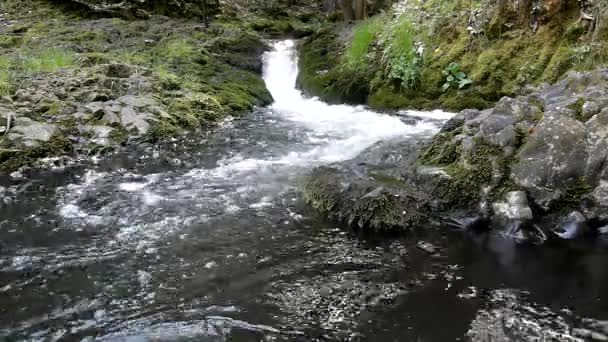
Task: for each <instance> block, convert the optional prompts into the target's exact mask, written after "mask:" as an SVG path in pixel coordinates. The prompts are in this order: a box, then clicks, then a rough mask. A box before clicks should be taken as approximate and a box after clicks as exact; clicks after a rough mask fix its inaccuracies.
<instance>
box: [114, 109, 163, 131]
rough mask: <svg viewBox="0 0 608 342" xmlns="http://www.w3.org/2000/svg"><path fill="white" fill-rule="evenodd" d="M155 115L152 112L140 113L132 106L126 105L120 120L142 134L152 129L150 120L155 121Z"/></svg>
mask: <svg viewBox="0 0 608 342" xmlns="http://www.w3.org/2000/svg"><path fill="white" fill-rule="evenodd" d="M154 120H155V118H154V115H152V114H150V113H140V112H137V111H135V110H134V109H133V108H132V107H124V108H123V109H122V110H121V111H120V121H121V123H122V124H123V125H124V126H125V127H126V128H127V129H130V128H135V129H137V131H138V132H139V133H140V134H145V133H147V132H148V130H149V129H150V123H149V121H154Z"/></svg>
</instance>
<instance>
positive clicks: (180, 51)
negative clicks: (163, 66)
mask: <svg viewBox="0 0 608 342" xmlns="http://www.w3.org/2000/svg"><path fill="white" fill-rule="evenodd" d="M158 52H159V54H160V55H162V56H165V57H168V58H175V59H180V58H184V59H189V58H191V57H192V56H193V55H194V47H193V44H192V42H190V41H189V40H187V39H170V40H166V41H164V42H163V44H161V45H160V46H159V51H158Z"/></svg>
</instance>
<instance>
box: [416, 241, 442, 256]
mask: <svg viewBox="0 0 608 342" xmlns="http://www.w3.org/2000/svg"><path fill="white" fill-rule="evenodd" d="M416 247H418V248H419V249H421V250H423V251H425V252H427V253H429V254H435V253H437V250H438V248H437V247H435V246H434V245H433V244H432V243H430V242H425V241H418V243H417V244H416Z"/></svg>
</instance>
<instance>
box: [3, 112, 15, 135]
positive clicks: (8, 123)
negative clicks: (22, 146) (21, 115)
mask: <svg viewBox="0 0 608 342" xmlns="http://www.w3.org/2000/svg"><path fill="white" fill-rule="evenodd" d="M15 118H16V115H15V112H13V111H11V110H9V109H8V108H5V107H0V134H2V133H6V131H8V130H9V129H10V128H12V127H13V126H15Z"/></svg>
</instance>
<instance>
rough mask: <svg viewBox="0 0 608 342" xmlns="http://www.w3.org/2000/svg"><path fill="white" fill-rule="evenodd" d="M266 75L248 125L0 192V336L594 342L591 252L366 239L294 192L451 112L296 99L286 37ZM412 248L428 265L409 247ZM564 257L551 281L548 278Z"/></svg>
mask: <svg viewBox="0 0 608 342" xmlns="http://www.w3.org/2000/svg"><path fill="white" fill-rule="evenodd" d="M264 65H265V67H264V79H265V81H266V84H267V87H268V89H269V90H270V91H271V93H272V95H273V97H274V99H275V102H274V103H273V105H272V106H270V107H268V108H262V109H259V110H256V111H254V112H253V113H251V114H250V115H248V116H247V117H246V118H243V119H239V120H227V121H225V122H224V123H223V124H222V125H221V127H219V128H217V129H215V130H214V131H212V132H208V133H205V134H203V135H197V136H190V137H187V138H184V139H180V140H176V141H174V142H169V143H167V144H165V145H162V146H157V147H155V146H146V145H142V146H139V147H137V150H136V151H131V152H128V153H127V152H124V153H118V154H116V155H114V156H110V157H108V158H104V159H101V160H94V161H93V162H91V163H85V164H86V165H85V166H81V167H74V168H71V169H59V170H54V171H50V172H42V173H40V174H37V175H32V177H31V178H28V179H18V178H17V179H14V178H13V179H2V180H0V182H1V183H0V185H3V186H5V187H7V188H8V190H7V191H6V193H5V195H4V196H5V197H4V202H3V203H4V204H3V206H2V207H0V209H1V212H0V340H2V341H3V340H4V339H6V340H9V341H13V340H23V341H96V340H100V341H129V342H133V341H137V342H139V341H450V340H466V339H469V340H474V341H487V340H497V341H508V340H514V341H516V340H519V339H518V338H517V336H522V335H517V333H520V334H521V332H522V331H523V332H524V333H525V335H526V336H531V337H532V339H531V340H539V341H540V340H552V339H551V338H553V339H554V340H559V341H570V340H572V341H578V340H581V341H583V340H584V339H585V338H588V337H592V336H595V337H596V338H597V337H598V336H599V337H602V336H604V335H602V334H605V333H604V332H603V331H604V329H605V328H606V327H608V323H605V322H604V321H601V320H599V319H601V318H604V319H605V318H608V317H604V316H608V315H606V314H605V310H603V309H602V306H601V305H600V304H599V302H598V301H599V297H600V294H601V293H605V286H604V285H603V283H606V282H603V281H602V280H605V279H608V273H606V271H604V269H605V267H603V266H602V264H601V260H605V259H603V256H604V253H603V249H601V248H599V247H598V248H591V249H590V248H587V247H585V248H580V249H577V250H575V251H570V250H568V251H567V253H566V254H564V253H565V252H563V251H553V250H548V251H545V252H542V253H541V252H539V251H538V250H530V249H529V248H523V247H521V246H516V245H514V244H512V243H510V242H509V241H503V240H500V239H498V240H497V238H495V237H494V238H492V237H490V236H483V237H479V236H475V237H466V236H463V234H461V233H450V232H447V233H446V232H440V231H437V229H436V228H433V229H428V231H429V232H428V233H417V234H416V235H415V236H408V237H405V238H403V239H392V240H388V241H384V240H377V239H376V240H370V239H367V240H364V239H362V238H357V237H356V236H352V235H351V234H350V233H349V232H348V231H346V230H343V229H340V227H337V226H334V225H332V224H330V223H326V222H322V221H320V220H318V219H316V218H315V216H314V215H311V214H310V213H308V212H307V211H306V210H305V208H304V206H302V205H301V203H300V202H299V200H298V198H299V197H298V193H297V189H298V187H299V183H300V181H301V179H302V177H303V176H305V175H306V173H307V172H309V171H310V170H311V169H312V168H313V167H315V166H318V165H324V164H330V163H332V162H339V161H344V160H348V159H351V158H353V157H355V156H356V155H357V154H359V153H360V152H362V151H364V150H365V149H366V148H368V147H370V146H372V145H374V144H375V143H377V142H380V141H385V140H389V139H404V138H407V137H414V136H421V135H429V136H430V135H432V134H434V133H435V132H437V131H438V130H439V128H440V126H441V123H442V122H443V121H444V120H446V119H448V118H449V117H450V116H451V114H449V113H444V112H441V111H434V112H415V111H404V112H401V113H399V115H393V116H388V115H383V114H379V113H375V112H372V111H370V110H368V109H366V108H364V107H353V106H347V105H328V104H326V103H324V102H322V101H320V100H318V99H316V98H310V97H306V96H304V95H303V94H302V93H301V92H300V91H299V90H297V89H296V87H295V84H296V77H297V72H298V70H297V55H296V50H295V46H294V42H292V41H289V40H288V41H280V42H276V43H274V45H273V49H272V51H270V52H268V53H266V55H265V56H264ZM421 228H424V227H421ZM421 231H424V229H421ZM421 240H425V241H431V242H432V243H433V244H435V245H436V246H440V248H439V249H438V252H437V253H436V254H435V255H429V254H428V253H427V252H425V251H422V250H420V249H418V248H416V244H417V242H418V241H421ZM583 250H584V251H585V252H583ZM589 251H590V252H589ZM565 255H568V256H569V258H568V260H567V261H566V259H565ZM560 257H563V258H564V259H563V262H562V265H561V266H560V267H562V268H561V269H559V270H555V269H547V268H548V267H555V266H551V265H554V262H555V260H556V258H560ZM529 274H538V275H539V280H538V281H533V282H532V281H530V279H529V277H528V275H529ZM581 293H584V294H581ZM570 308H574V309H575V310H571V309H570ZM576 310H579V311H580V312H579V311H576ZM587 317H594V319H590V318H587ZM513 331H515V332H513ZM510 332H511V333H514V334H515V335H513V336H515V337H513V336H511V338H512V339H509V336H510V335H509V333H510ZM593 334H595V335H593ZM535 337H538V338H537V339H534V338H535ZM3 338H4V339H3ZM541 338H545V339H541Z"/></svg>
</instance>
